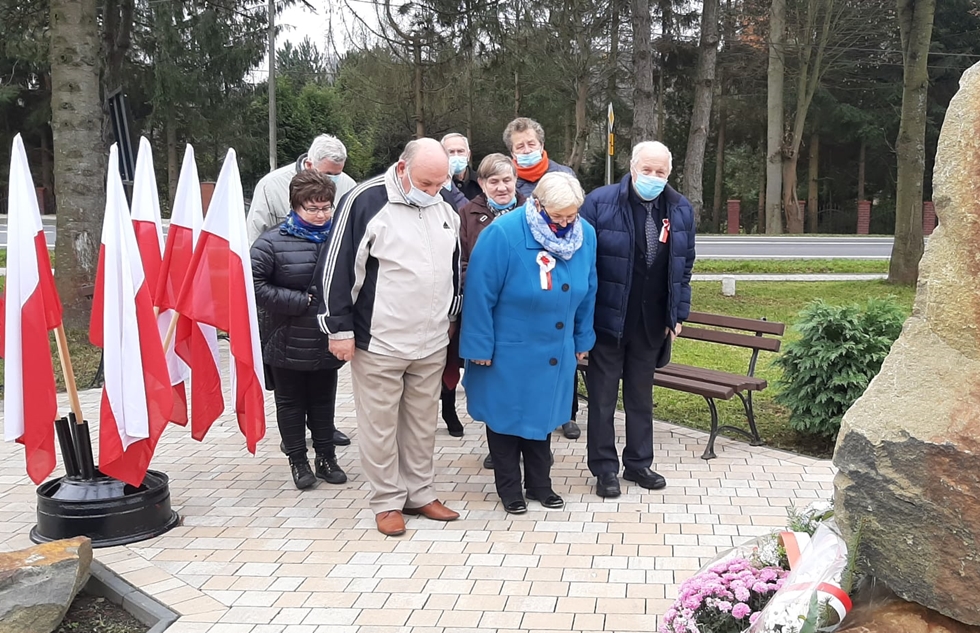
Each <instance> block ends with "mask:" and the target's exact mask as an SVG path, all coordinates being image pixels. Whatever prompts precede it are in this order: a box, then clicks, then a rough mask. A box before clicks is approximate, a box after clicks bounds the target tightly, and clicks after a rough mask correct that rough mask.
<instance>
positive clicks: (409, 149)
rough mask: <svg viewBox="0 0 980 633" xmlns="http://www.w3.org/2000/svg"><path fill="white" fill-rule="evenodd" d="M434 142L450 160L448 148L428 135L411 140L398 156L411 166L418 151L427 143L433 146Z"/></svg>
mask: <svg viewBox="0 0 980 633" xmlns="http://www.w3.org/2000/svg"><path fill="white" fill-rule="evenodd" d="M432 143H435V145H436V146H438V147H439V149H441V150H442V154H443V156H445V157H446V160H449V153H448V152H446V148H445V147H443V146H442V143H439V142H437V141H436V140H435V139H433V138H428V137H422V138H416V139H412V140H411V141H409V142H408V143H407V144H406V145H405V149H404V150H403V151H402V155H401V156H399V157H398V160H400V161H405V166H406V167H411V166H412V163H414V162H415V159H416V157H417V156H418V153H419V152H420V151H421V150H422V149H423V148H424V147H425V146H426V145H429V146H431V144H432ZM447 173H448V172H447Z"/></svg>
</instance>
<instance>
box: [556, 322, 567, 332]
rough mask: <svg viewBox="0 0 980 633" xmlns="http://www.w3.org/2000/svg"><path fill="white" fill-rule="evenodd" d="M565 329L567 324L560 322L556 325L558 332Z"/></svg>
mask: <svg viewBox="0 0 980 633" xmlns="http://www.w3.org/2000/svg"><path fill="white" fill-rule="evenodd" d="M564 327H565V324H564V323H562V322H561V321H559V322H558V323H555V329H556V330H561V329H563V328H564Z"/></svg>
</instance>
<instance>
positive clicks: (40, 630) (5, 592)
mask: <svg viewBox="0 0 980 633" xmlns="http://www.w3.org/2000/svg"><path fill="white" fill-rule="evenodd" d="M91 565H92V541H90V540H89V539H88V538H86V537H84V536H81V537H78V538H73V539H67V540H63V541H53V542H51V543H45V544H43V545H37V546H35V547H31V548H28V549H23V550H20V551H17V552H7V553H4V554H0V633H50V632H51V631H53V630H55V629H56V628H57V627H58V625H59V624H60V623H61V620H62V618H64V617H65V612H66V611H68V607H69V606H70V605H71V601H72V600H74V599H75V595H76V594H77V593H78V592H79V590H80V589H81V588H82V587H83V586H85V583H86V582H87V581H88V576H89V568H90V567H91Z"/></svg>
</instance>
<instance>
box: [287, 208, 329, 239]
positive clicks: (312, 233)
mask: <svg viewBox="0 0 980 633" xmlns="http://www.w3.org/2000/svg"><path fill="white" fill-rule="evenodd" d="M332 224H333V218H331V219H329V220H327V222H326V224H324V225H323V226H317V225H315V224H310V223H309V222H307V221H306V220H304V219H303V218H301V217H299V216H298V215H296V212H295V211H290V212H289V215H287V216H286V220H285V221H284V222H283V223H282V226H281V227H280V228H279V232H280V233H285V234H286V235H292V236H293V237H299V238H302V239H304V240H309V241H311V242H316V243H317V244H320V243H322V242H325V241H327V237H329V236H330V226H331V225H332Z"/></svg>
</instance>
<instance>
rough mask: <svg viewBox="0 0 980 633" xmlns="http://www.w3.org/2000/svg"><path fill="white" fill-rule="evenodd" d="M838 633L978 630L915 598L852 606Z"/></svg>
mask: <svg viewBox="0 0 980 633" xmlns="http://www.w3.org/2000/svg"><path fill="white" fill-rule="evenodd" d="M837 633H980V627H976V626H970V625H969V624H963V623H962V622H958V621H956V620H954V619H952V618H947V617H946V616H944V615H942V614H941V613H937V612H935V611H933V610H932V609H926V608H925V607H923V606H922V605H921V604H916V603H914V602H902V601H896V602H887V603H885V604H882V605H879V606H870V607H865V608H861V609H859V608H858V607H855V608H854V613H853V617H852V616H851V615H849V616H848V618H847V619H846V620H845V621H844V623H843V626H841V628H840V629H838V630H837Z"/></svg>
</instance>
